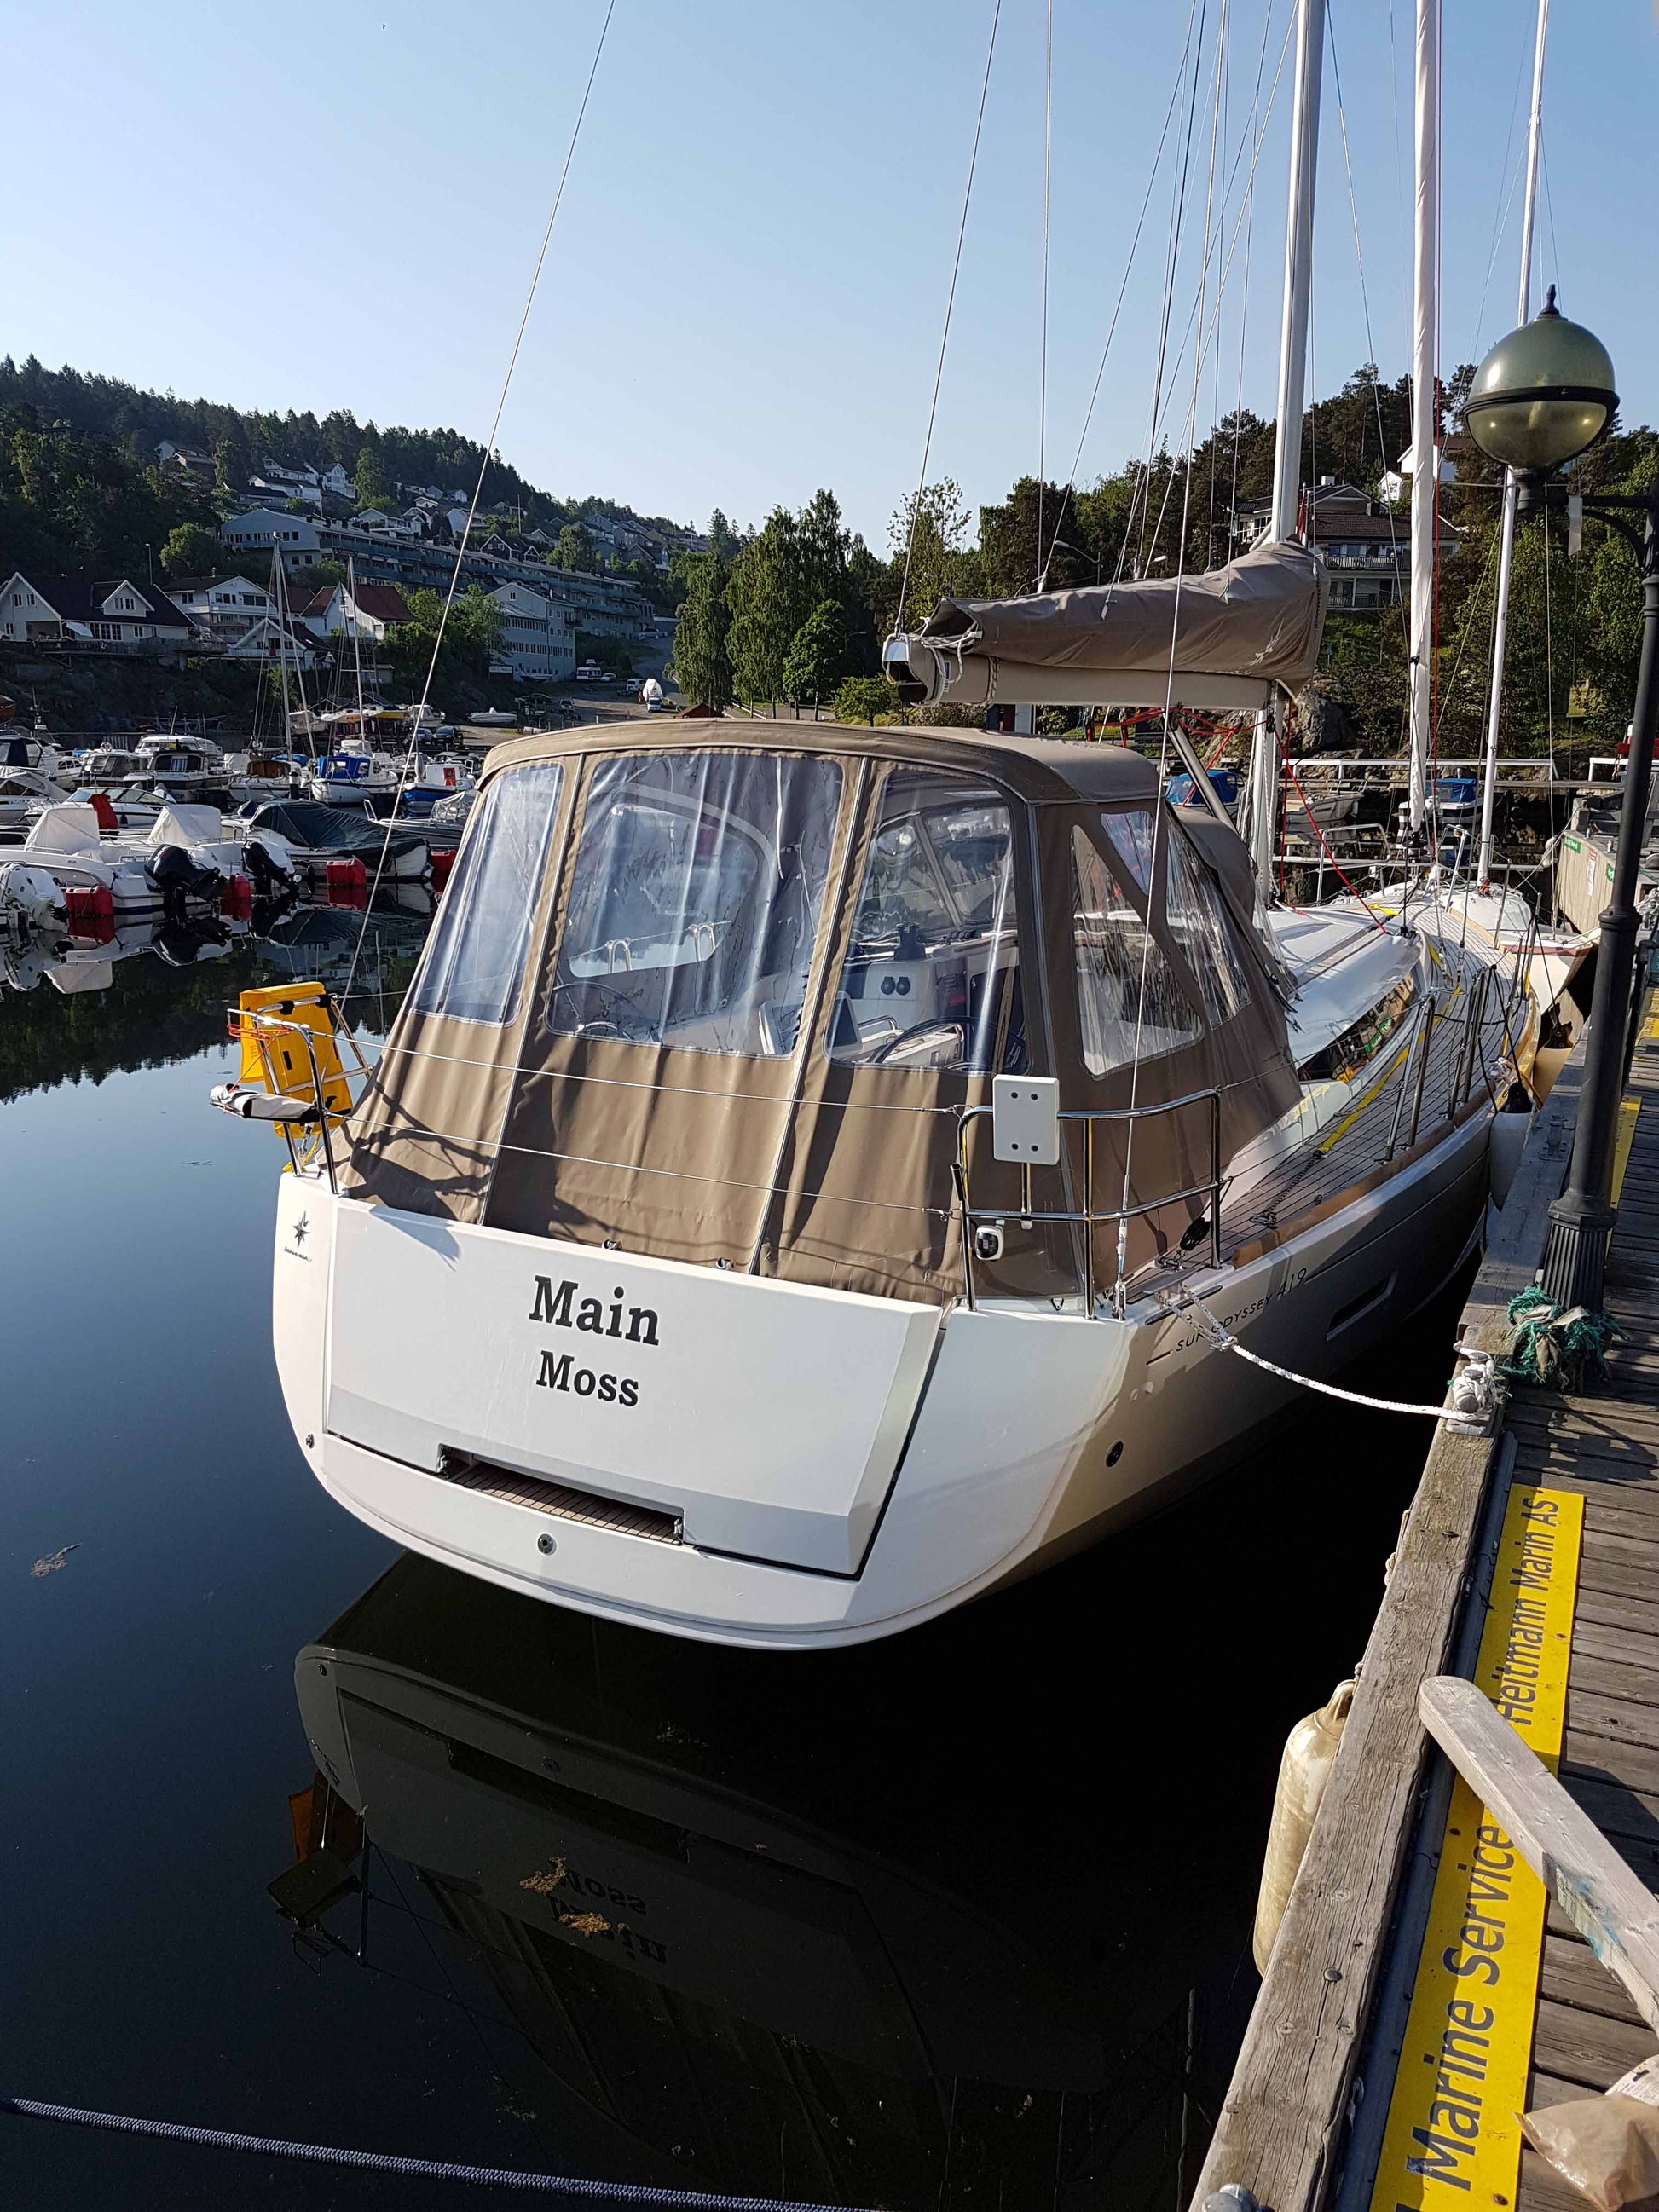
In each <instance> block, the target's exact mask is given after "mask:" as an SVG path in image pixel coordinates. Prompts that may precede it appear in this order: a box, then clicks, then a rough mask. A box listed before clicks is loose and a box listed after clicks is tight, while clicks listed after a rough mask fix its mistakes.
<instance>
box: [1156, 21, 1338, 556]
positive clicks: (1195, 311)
mask: <svg viewBox="0 0 1659 2212" xmlns="http://www.w3.org/2000/svg"><path fill="white" fill-rule="evenodd" d="M1294 27H1295V17H1294V16H1292V17H1291V29H1294ZM1289 52H1290V32H1289V30H1287V32H1286V33H1285V44H1284V46H1283V47H1282V48H1281V49H1280V52H1279V69H1278V71H1277V73H1276V74H1275V76H1274V78H1273V87H1272V89H1271V91H1270V92H1269V94H1268V97H1267V108H1266V110H1265V111H1264V112H1263V114H1262V117H1261V126H1262V130H1263V131H1265V130H1266V127H1267V123H1268V121H1269V120H1270V118H1271V117H1272V115H1273V108H1274V106H1275V105H1276V104H1277V101H1278V98H1279V83H1280V82H1281V80H1282V78H1283V76H1284V72H1285V57H1286V55H1287V54H1288V53H1289ZM1261 153H1262V140H1261V137H1257V138H1256V140H1255V150H1254V153H1253V155H1252V158H1251V162H1250V168H1249V176H1248V177H1247V179H1246V183H1247V185H1252V184H1254V182H1255V172H1256V168H1257V167H1258V166H1259V164H1260V162H1261ZM1243 158H1244V146H1243V141H1242V140H1241V141H1240V143H1239V147H1238V150H1237V153H1236V154H1235V155H1234V157H1233V171H1232V173H1233V174H1234V175H1236V174H1237V169H1238V164H1239V163H1240V161H1243ZM1231 187H1232V176H1231V175H1230V176H1229V178H1228V179H1227V185H1226V188H1225V191H1224V193H1223V205H1224V207H1225V203H1226V199H1227V197H1228V196H1229V194H1230V193H1231ZM1243 227H1244V217H1243V209H1242V208H1241V210H1240V212H1239V213H1238V215H1237V216H1235V217H1234V219H1233V230H1232V237H1231V241H1230V243H1229V246H1228V249H1227V258H1226V260H1225V262H1224V263H1223V264H1222V270H1221V278H1220V283H1219V284H1218V287H1217V290H1216V301H1215V306H1214V308H1213V309H1212V312H1211V315H1210V319H1209V324H1208V327H1207V329H1206V327H1205V325H1204V323H1203V321H1202V319H1201V313H1200V310H1201V304H1202V295H1201V293H1199V294H1195V295H1194V301H1193V305H1192V307H1191V308H1190V309H1189V310H1188V316H1187V324H1186V328H1185V329H1184V331H1182V339H1181V343H1180V345H1179V347H1178V348H1177V349H1176V357H1175V368H1180V367H1181V365H1182V362H1184V361H1185V360H1186V358H1187V347H1188V343H1189V341H1190V340H1191V339H1192V337H1193V334H1194V330H1196V331H1198V334H1199V347H1200V363H1201V362H1202V361H1203V360H1205V359H1207V358H1208V349H1209V348H1210V347H1211V346H1212V344H1214V343H1216V342H1217V341H1218V337H1219V333H1220V326H1221V303H1222V301H1223V300H1224V299H1225V295H1226V289H1227V284H1228V281H1229V279H1230V278H1231V274H1232V266H1233V261H1234V259H1235V258H1236V256H1237V252H1238V241H1239V236H1240V233H1241V232H1242V230H1243ZM1214 250H1215V249H1214V246H1212V248H1211V256H1210V258H1213V253H1214ZM1208 265H1209V263H1208V259H1207V258H1206V264H1205V268H1206V270H1207V268H1208ZM1173 398H1174V380H1173V371H1172V372H1171V380H1170V398H1169V400H1168V401H1166V403H1165V404H1166V405H1167V404H1170V403H1171V402H1172V401H1173ZM1158 427H1159V429H1160V431H1161V430H1162V428H1163V418H1162V416H1160V417H1159V426H1158ZM1178 473H1179V471H1177V470H1176V469H1174V468H1172V469H1171V470H1170V475H1169V478H1168V480H1167V482H1166V483H1165V487H1164V505H1163V507H1162V508H1161V509H1160V512H1159V517H1158V528H1159V529H1160V530H1161V529H1162V527H1163V521H1164V513H1166V512H1167V510H1168V504H1169V500H1170V495H1171V492H1172V490H1173V488H1174V483H1175V479H1176V476H1177V475H1178ZM1133 513H1134V510H1133V507H1131V509H1130V520H1131V521H1133ZM1156 540H1157V533H1156V532H1154V543H1156ZM1124 550H1127V538H1126V541H1125V549H1124ZM1122 574H1123V563H1122V561H1121V559H1120V561H1119V562H1118V568H1117V574H1116V576H1115V579H1114V581H1121V579H1122Z"/></svg>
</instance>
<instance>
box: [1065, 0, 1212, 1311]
mask: <svg viewBox="0 0 1659 2212" xmlns="http://www.w3.org/2000/svg"><path fill="white" fill-rule="evenodd" d="M1228 4H1229V0H1221V15H1220V21H1219V22H1218V27H1217V48H1218V70H1219V50H1220V46H1221V44H1222V42H1223V40H1225V35H1226V22H1227V9H1228ZM1199 42H1200V49H1201V47H1202V43H1203V29H1202V23H1201V21H1200V32H1199ZM1198 76H1199V69H1198V59H1197V57H1196V56H1194V64H1193V84H1194V107H1195V106H1196V98H1197V84H1198ZM1220 118H1221V98H1220V82H1219V75H1218V80H1217V89H1216V100H1215V104H1214V107H1213V109H1212V115H1211V125H1210V160H1209V170H1208V177H1207V181H1206V186H1205V194H1204V244H1203V254H1202V257H1201V258H1200V264H1199V303H1198V319H1199V327H1200V331H1201V329H1202V327H1203V307H1204V286H1205V283H1206V278H1207V276H1208V273H1209V267H1210V255H1211V227H1212V220H1213V216H1214V211H1215V164H1216V144H1215V141H1216V133H1217V131H1218V129H1219V127H1220ZM1190 140H1191V114H1190V112H1189V116H1188V152H1187V154H1186V155H1183V157H1182V170H1183V191H1182V200H1183V204H1184V198H1185V192H1184V172H1185V166H1186V161H1187V159H1188V155H1190V151H1191V144H1190ZM1179 245H1180V240H1179V237H1178V236H1177V237H1176V239H1174V240H1172V241H1171V247H1172V251H1171V257H1170V271H1171V283H1173V273H1174V258H1175V253H1176V252H1178V250H1179ZM1203 374H1204V360H1203V348H1202V346H1201V345H1199V346H1194V349H1193V383H1192V396H1191V398H1190V399H1189V400H1188V411H1187V435H1186V441H1185V444H1186V468H1185V485H1184V488H1183V490H1182V502H1181V531H1180V535H1179V537H1178V538H1177V540H1176V573H1175V592H1174V596H1173V602H1172V605H1171V608H1170V667H1169V677H1168V681H1167V684H1166V686H1165V690H1164V720H1163V727H1162V731H1161V733H1160V736H1159V739H1158V799H1157V801H1156V803H1155V805H1154V808H1153V813H1152V854H1151V859H1150V861H1149V864H1148V866H1147V870H1146V919H1145V920H1144V921H1143V922H1142V924H1141V932H1140V981H1139V989H1138V991H1137V994H1136V999H1135V1041H1134V1052H1133V1057H1132V1059H1131V1060H1130V1065H1129V1120H1128V1121H1127V1125H1126V1127H1127V1134H1126V1137H1125V1139H1124V1146H1123V1196H1122V1204H1121V1212H1119V1215H1118V1223H1117V1279H1116V1284H1115V1288H1114V1291H1113V1301H1114V1304H1115V1306H1116V1307H1117V1308H1118V1310H1120V1312H1121V1308H1122V1303H1123V1285H1124V1277H1125V1274H1126V1272H1127V1261H1128V1243H1129V1186H1130V1176H1131V1173H1132V1170H1133V1161H1134V1140H1135V1123H1134V1109H1135V1107H1136V1105H1137V1104H1138V1103H1139V1091H1140V1062H1141V1046H1142V1043H1143V1042H1144V1039H1145V1034H1146V985H1147V981H1148V976H1149V973H1150V969H1151V962H1152V914H1153V911H1154V907H1155V902H1156V900H1157V896H1158V888H1159V884H1160V882H1161V881H1163V880H1164V879H1165V878H1167V876H1168V872H1169V871H1168V866H1167V862H1165V864H1164V866H1163V867H1162V868H1161V869H1160V865H1159V847H1160V841H1161V842H1162V846H1163V848H1164V852H1165V853H1166V854H1167V851H1168V848H1169V842H1170V834H1171V825H1170V807H1169V805H1168V803H1167V802H1166V801H1165V799H1164V796H1163V794H1164V787H1165V785H1166V783H1167V781H1168V775H1169V762H1170V718H1171V715H1172V714H1173V711H1174V708H1175V673H1176V646H1177V641H1178V639H1179V637H1180V635H1181V593H1182V584H1183V582H1184V580H1185V578H1186V568H1187V532H1188V524H1189V522H1190V520H1191V516H1192V501H1193V441H1194V435H1195V431H1196V426H1197V422H1198V395H1199V392H1200V389H1201V388H1202V380H1203ZM1210 1203H1211V1205H1212V1206H1216V1207H1219V1206H1220V1203H1221V1200H1220V1194H1219V1193H1218V1192H1216V1193H1212V1195H1211V1199H1210ZM1093 1233H1094V1232H1093V1226H1092V1224H1091V1226H1090V1229H1089V1231H1088V1234H1090V1235H1091V1236H1092V1235H1093Z"/></svg>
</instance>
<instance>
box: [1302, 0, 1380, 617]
mask: <svg viewBox="0 0 1659 2212" xmlns="http://www.w3.org/2000/svg"><path fill="white" fill-rule="evenodd" d="M1325 30H1326V34H1327V36H1328V38H1329V40H1330V42H1331V79H1332V82H1333V83H1334V87H1335V89H1336V119H1337V124H1338V126H1339V128H1340V133H1341V138H1342V167H1343V168H1344V170H1345V171H1346V175H1347V179H1348V213H1349V216H1351V217H1352V222H1353V258H1354V265H1355V267H1356V268H1357V269H1358V272H1359V305H1360V308H1361V310H1362V312H1363V313H1364V318H1365V358H1366V360H1367V361H1368V362H1370V366H1371V370H1372V380H1371V404H1372V405H1373V407H1374V408H1375V409H1376V450H1377V458H1378V459H1379V461H1380V462H1381V464H1382V465H1383V468H1384V469H1386V468H1388V466H1389V461H1390V456H1389V441H1388V434H1387V432H1386V431H1385V430H1384V429H1383V380H1382V375H1381V373H1380V372H1379V371H1378V370H1377V367H1376V339H1375V338H1374V337H1372V335H1371V301H1370V292H1369V291H1368V289H1366V284H1365V256H1364V252H1363V250H1362V249H1361V246H1360V243H1359V202H1358V198H1357V197H1355V193H1354V188H1353V162H1352V160H1351V159H1350V157H1349V153H1348V115H1347V110H1346V107H1345V106H1343V104H1342V69H1341V64H1340V63H1339V61H1338V60H1337V57H1336V18H1335V15H1334V12H1333V10H1332V9H1331V7H1330V4H1329V0H1326V8H1325ZM1316 481H1317V479H1316ZM1384 504H1385V505H1387V506H1388V508H1389V558H1390V560H1391V562H1392V564H1393V567H1394V572H1395V576H1396V577H1397V576H1398V575H1399V574H1400V539H1399V532H1398V531H1397V529H1396V527H1395V514H1394V507H1393V504H1392V502H1389V501H1385V502H1384Z"/></svg>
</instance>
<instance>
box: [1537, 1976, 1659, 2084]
mask: <svg viewBox="0 0 1659 2212" xmlns="http://www.w3.org/2000/svg"><path fill="white" fill-rule="evenodd" d="M1585 1956H1586V1957H1587V1958H1588V1957H1589V1952H1588V1951H1586V1953H1585ZM1591 1964H1592V1965H1594V1964H1595V1961H1594V1960H1591ZM1596 1971H1597V1972H1598V1973H1599V1972H1601V1968H1600V1967H1597V1969H1596ZM1609 1979H1611V1977H1609ZM1532 2049H1533V2063H1534V2065H1535V2066H1538V2067H1540V2068H1541V2069H1542V2070H1543V2071H1544V2072H1545V2073H1547V2074H1553V2075H1555V2076H1556V2077H1557V2078H1558V2079H1559V2080H1560V2081H1579V2082H1582V2083H1583V2086H1584V2087H1585V2088H1587V2089H1595V2090H1601V2089H1606V2088H1607V2087H1610V2086H1611V2084H1612V2083H1613V2082H1614V2081H1617V2080H1618V2079H1619V2076H1620V2075H1621V2074H1627V2073H1629V2071H1630V2069H1631V2068H1632V2066H1634V2065H1636V2064H1637V2063H1638V2061H1640V2060H1641V2059H1644V2058H1650V2057H1652V2056H1653V2030H1652V2029H1651V2028H1650V2027H1648V2026H1647V2024H1646V2022H1645V2021H1637V2022H1636V2023H1635V2024H1634V2025H1632V2023H1631V2022H1630V2021H1622V2020H1612V2019H1609V2017H1608V2016H1607V2014H1606V2013H1601V2012H1586V2011H1584V2010H1583V2009H1582V2008H1580V2007H1578V2006H1577V2005H1571V2004H1559V2003H1557V2002H1556V2001H1555V2000H1554V1998H1553V1997H1548V1996H1546V1997H1542V1998H1541V1999H1540V2000H1539V2005H1538V2026H1537V2029H1536V2031H1535V2033H1534V2037H1533V2046H1532Z"/></svg>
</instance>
